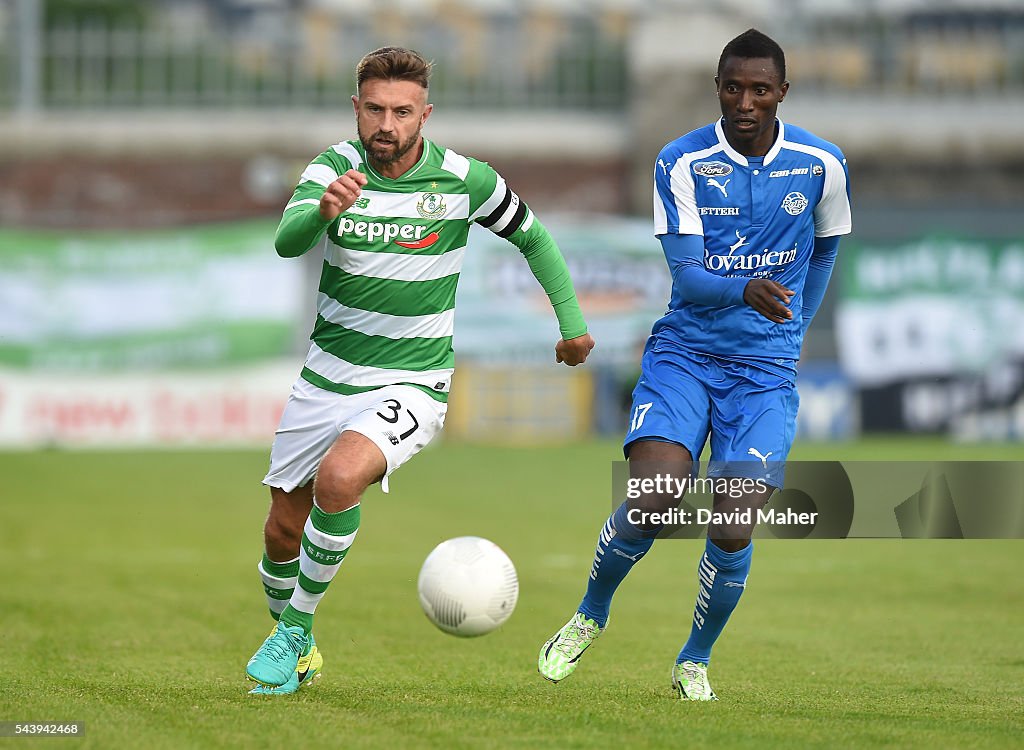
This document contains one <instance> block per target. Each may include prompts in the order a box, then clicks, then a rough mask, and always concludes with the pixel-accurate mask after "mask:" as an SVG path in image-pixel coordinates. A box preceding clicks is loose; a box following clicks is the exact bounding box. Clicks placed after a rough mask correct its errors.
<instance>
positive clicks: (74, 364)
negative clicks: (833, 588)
mask: <svg viewBox="0 0 1024 750" xmlns="http://www.w3.org/2000/svg"><path fill="white" fill-rule="evenodd" d="M710 5H711V4H709V3H704V2H698V1H697V0H653V1H651V2H640V0H614V2H613V1H612V0H578V1H576V2H569V1H568V0H518V1H515V2H499V1H498V0H415V2H414V1H413V0H378V1H377V2H374V3H365V2H355V0H148V1H147V0H140V1H138V2H130V1H128V0H3V1H2V2H0V445H2V446H4V447H8V448H20V447H47V446H97V447H108V446H113V447H116V446H149V445H153V446H165V445H166V446H176V445H258V446H263V447H269V443H270V440H271V438H272V435H273V430H274V428H275V427H276V424H277V418H278V416H279V414H280V410H281V408H282V407H283V404H284V400H285V398H286V396H287V392H288V387H289V385H290V383H291V382H292V381H293V380H294V378H295V377H296V376H297V374H298V371H299V369H300V367H301V363H302V360H303V355H304V352H305V350H306V347H307V346H308V344H307V343H306V337H307V336H308V334H309V331H310V329H311V326H312V322H313V320H314V314H315V313H314V302H313V300H314V294H315V290H316V283H317V278H318V275H319V269H320V263H321V258H320V257H318V255H317V253H316V252H312V253H310V254H309V255H308V256H307V257H305V258H303V259H302V260H282V259H279V258H277V256H276V255H275V253H274V250H273V233H274V229H275V227H276V223H277V219H278V217H279V216H280V212H281V210H282V208H283V206H284V204H285V202H286V201H287V199H288V197H289V195H290V193H291V190H292V188H293V186H294V183H295V181H296V179H297V177H298V175H299V174H300V172H301V171H302V169H303V167H304V166H305V165H306V163H307V162H308V161H310V160H311V159H312V158H313V157H314V156H316V155H317V154H318V153H320V152H321V151H323V150H324V149H325V148H327V147H328V146H330V145H331V144H333V143H336V142H338V141H341V140H346V139H350V138H353V137H355V127H354V122H353V116H352V110H351V104H350V102H349V96H350V95H351V94H352V93H354V75H353V68H354V66H355V63H356V62H357V61H358V59H359V58H360V57H361V56H362V55H363V54H364V53H365V52H367V51H369V50H371V49H374V48H376V47H378V46H382V45H385V44H401V45H405V46H410V47H413V48H415V49H417V50H418V51H420V52H421V53H423V54H424V55H425V56H426V57H428V58H431V59H433V60H434V61H435V62H436V68H435V74H434V78H433V83H432V87H431V100H432V101H433V103H434V104H435V112H434V115H433V116H432V118H431V120H430V122H429V123H428V125H427V127H426V130H425V134H426V135H427V137H429V138H431V139H433V140H435V141H437V142H439V143H441V144H443V145H445V146H448V147H451V148H453V149H455V150H456V151H459V152H462V153H464V154H469V155H472V156H475V157H477V158H480V159H483V160H486V161H489V162H491V163H492V164H493V165H494V166H495V167H496V168H497V169H498V170H499V171H500V172H501V173H502V174H503V175H504V176H505V178H506V179H507V180H508V182H509V183H510V184H511V185H512V186H513V187H514V188H515V189H516V191H517V192H518V193H519V194H520V195H521V196H522V197H523V198H524V199H525V200H526V201H528V202H529V203H530V205H531V207H532V208H533V209H534V210H535V211H536V212H537V214H538V215H539V216H540V217H541V218H542V219H543V220H544V221H545V223H546V224H548V226H549V227H550V228H551V230H552V232H553V233H554V235H555V237H556V239H557V240H558V241H559V244H560V245H561V247H562V249H563V252H564V254H565V255H566V257H567V259H568V262H569V265H570V268H571V270H572V273H573V276H574V279H575V283H576V286H577V290H578V291H579V293H580V298H581V302H582V304H583V307H584V310H585V312H586V313H587V315H588V318H589V320H590V322H591V324H592V331H593V333H594V335H595V337H596V339H597V340H598V347H599V348H598V349H597V350H595V353H594V356H593V359H592V360H591V363H588V366H587V367H586V368H577V369H572V370H570V369H568V368H564V367H556V366H554V363H553V354H552V345H553V344H554V342H555V340H556V339H557V336H558V333H557V326H556V324H555V321H554V316H553V315H552V314H551V312H550V308H549V307H548V305H547V301H546V298H544V296H543V295H542V294H541V292H540V288H539V286H538V285H537V284H536V282H535V281H534V280H533V278H532V276H531V275H530V272H529V269H528V267H527V266H526V264H525V262H523V260H522V258H521V257H520V256H519V254H518V253H517V251H516V249H515V248H514V247H512V246H511V245H508V244H507V243H504V242H503V241H502V240H499V239H496V238H494V237H493V236H492V235H490V234H489V233H487V232H486V231H478V230H477V229H474V231H473V234H472V236H471V242H470V252H469V253H467V261H466V267H465V271H464V274H463V278H462V281H461V285H460V290H459V302H458V306H457V310H458V322H457V324H456V343H455V347H456V352H457V355H458V368H459V369H458V372H457V375H456V383H455V386H454V388H453V395H452V404H451V411H450V413H449V420H448V425H447V428H446V436H447V438H448V439H463V440H480V441H486V442H544V441H560V440H561V441H565V440H577V439H580V438H582V437H585V436H593V435H605V436H609V437H618V436H620V435H621V434H622V432H623V430H624V426H625V424H626V421H627V420H626V416H625V413H626V411H627V410H628V407H629V391H630V389H631V387H632V385H633V383H634V381H635V377H636V374H637V372H638V366H639V365H638V363H639V353H640V349H641V347H642V345H643V342H644V339H645V337H646V335H647V333H648V332H649V330H650V326H651V323H652V322H653V321H654V320H655V319H656V318H657V317H658V316H660V315H661V314H662V312H663V311H664V306H665V304H666V302H667V299H668V292H669V278H668V272H667V269H666V268H665V264H664V261H663V259H662V256H661V251H660V247H659V245H658V243H657V241H656V240H655V239H654V237H653V236H652V232H651V216H650V212H651V208H650V207H651V176H652V170H653V165H654V161H655V158H656V155H657V153H658V151H659V149H660V148H661V146H662V145H663V144H664V143H665V142H667V141H668V140H671V139H673V138H675V137H677V136H678V135H680V134H682V133H685V132H687V131H688V130H691V129H693V128H695V127H698V126H700V125H703V124H705V123H707V122H709V121H711V120H713V119H715V118H716V117H717V116H718V110H717V100H716V98H715V96H714V83H713V76H714V72H715V67H716V64H717V60H718V56H719V53H720V52H721V49H722V47H723V45H724V44H725V43H726V42H727V41H728V40H729V39H731V38H732V37H734V36H736V35H737V34H739V33H740V32H742V31H744V30H745V29H747V28H749V27H751V26H754V27H757V28H759V29H761V30H762V31H764V32H766V33H768V34H769V35H771V36H773V37H774V38H775V39H777V40H778V41H779V42H780V44H781V45H782V46H783V48H784V50H785V51H786V55H787V61H788V77H789V79H790V81H791V82H792V88H791V90H790V94H789V96H788V97H787V98H786V101H785V103H784V104H783V105H782V108H781V109H780V116H781V117H782V118H783V119H784V120H786V121H791V122H793V123H795V124H799V125H801V126H803V127H806V128H808V129H810V130H812V131H813V132H815V133H816V134H818V135H820V136H822V137H824V138H826V139H828V140H831V141H833V142H835V143H837V144H838V145H839V146H840V147H841V148H842V149H843V150H844V152H845V154H846V156H847V157H848V159H849V165H850V173H851V181H852V186H853V204H854V234H853V235H852V236H851V237H849V238H847V239H846V240H844V243H843V245H842V248H841V253H840V256H841V259H840V263H839V267H838V269H837V272H836V274H835V276H834V278H833V281H832V285H831V288H830V293H829V295H828V296H827V298H826V302H825V305H824V306H823V309H822V311H821V313H820V314H819V316H818V319H817V320H816V321H815V323H814V326H813V327H812V329H811V331H810V334H809V338H808V341H807V342H806V346H805V349H804V356H803V359H802V361H801V367H800V390H801V395H802V406H801V413H800V439H802V440H805V441H812V440H855V439H857V438H858V437H859V436H862V435H869V434H872V433H914V434H921V435H929V436H932V437H933V438H934V437H936V436H940V437H943V438H948V439H950V440H955V441H964V442H979V441H991V442H1000V443H1010V444H1014V443H1017V442H1018V441H1021V440H1022V439H1024V219H1022V217H1021V206H1022V205H1024V0H991V1H985V0H981V1H974V2H970V1H967V0H962V1H952V0H951V1H947V2H942V1H932V2H926V1H925V0H889V1H884V0H867V1H865V0H816V1H815V2H810V0H743V1H742V2H741V1H740V0H735V1H726V2H720V3H716V4H714V7H713V8H711V7H709V6H710Z"/></svg>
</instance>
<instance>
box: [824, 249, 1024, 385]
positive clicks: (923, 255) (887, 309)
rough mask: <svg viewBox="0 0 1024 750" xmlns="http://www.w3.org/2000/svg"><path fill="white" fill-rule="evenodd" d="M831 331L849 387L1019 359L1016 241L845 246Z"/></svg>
mask: <svg viewBox="0 0 1024 750" xmlns="http://www.w3.org/2000/svg"><path fill="white" fill-rule="evenodd" d="M840 263H841V268H842V286H841V297H840V300H839V303H838V305H837V309H836V339H837V343H838V346H839V355H840V361H841V364H842V366H843V369H844V370H845V371H846V373H847V374H848V375H850V376H851V377H852V378H853V379H854V380H855V381H856V382H857V383H858V384H859V385H862V386H875V385H883V384H885V383H890V382H893V381H899V380H905V379H908V378H915V377H922V376H925V377H927V376H941V375H956V374H966V373H984V372H988V371H990V370H991V368H992V367H993V366H995V365H997V364H999V363H1002V362H1011V361H1019V360H1021V359H1022V358H1024V325H1021V321H1024V242H1022V241H1019V240H1003V241H982V240H974V239H964V238H958V237H926V238H922V239H920V240H917V241H914V242H910V243H905V244H889V245H882V244H874V245H860V244H858V243H856V242H851V243H849V244H845V243H844V245H843V246H842V248H841V249H840Z"/></svg>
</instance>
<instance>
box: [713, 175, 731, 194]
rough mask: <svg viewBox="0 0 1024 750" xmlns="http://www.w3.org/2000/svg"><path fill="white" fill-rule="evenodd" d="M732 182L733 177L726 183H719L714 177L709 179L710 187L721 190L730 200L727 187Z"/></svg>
mask: <svg viewBox="0 0 1024 750" xmlns="http://www.w3.org/2000/svg"><path fill="white" fill-rule="evenodd" d="M730 182H732V177H730V178H729V179H728V180H726V181H725V182H719V181H718V180H716V179H715V178H714V177H709V178H708V187H713V188H718V189H719V190H721V191H722V195H724V196H725V197H726V198H728V197H729V194H728V193H727V192H726V191H725V186H726V185H728V184H729V183H730Z"/></svg>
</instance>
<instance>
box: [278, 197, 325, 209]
mask: <svg viewBox="0 0 1024 750" xmlns="http://www.w3.org/2000/svg"><path fill="white" fill-rule="evenodd" d="M319 205H320V201H319V200H318V199H316V198H303V199H302V200H300V201H292V202H291V203H289V204H288V205H287V206H285V207H284V210H285V211H287V210H288V209H289V208H295V207H296V206H319Z"/></svg>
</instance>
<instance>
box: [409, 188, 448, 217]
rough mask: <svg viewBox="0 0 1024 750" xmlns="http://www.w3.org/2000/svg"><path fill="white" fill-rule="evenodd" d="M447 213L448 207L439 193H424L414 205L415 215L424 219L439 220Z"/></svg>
mask: <svg viewBox="0 0 1024 750" xmlns="http://www.w3.org/2000/svg"><path fill="white" fill-rule="evenodd" d="M447 212H448V206H446V205H445V204H444V196H443V195H441V194H440V193H424V194H423V197H422V198H420V200H419V202H418V203H417V204H416V213H418V214H419V215H420V216H421V217H423V218H424V219H440V218H441V217H442V216H444V215H445V213H447Z"/></svg>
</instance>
